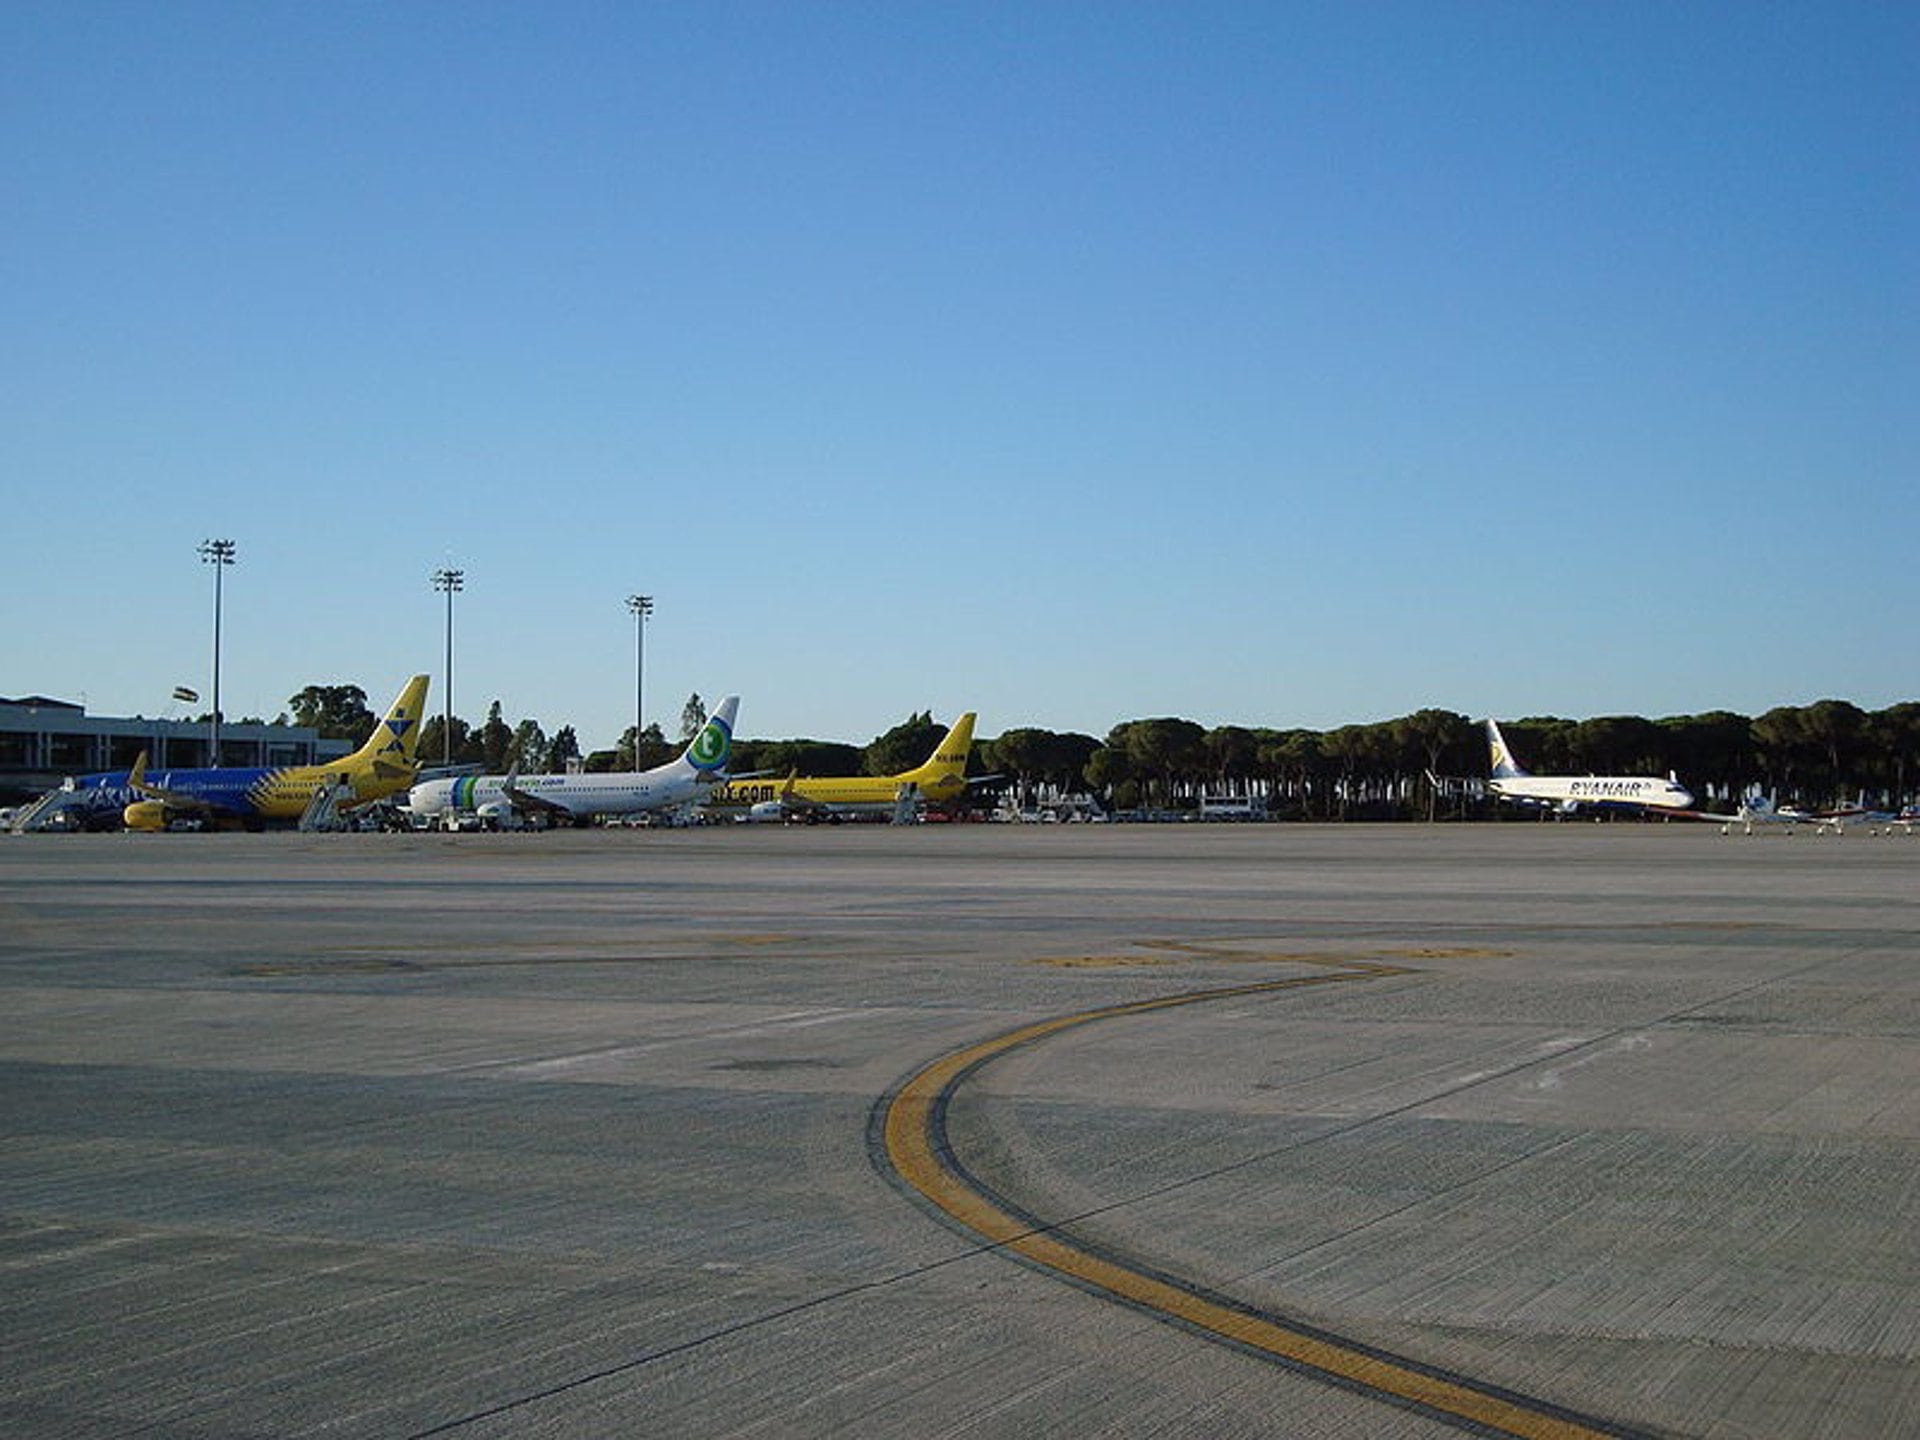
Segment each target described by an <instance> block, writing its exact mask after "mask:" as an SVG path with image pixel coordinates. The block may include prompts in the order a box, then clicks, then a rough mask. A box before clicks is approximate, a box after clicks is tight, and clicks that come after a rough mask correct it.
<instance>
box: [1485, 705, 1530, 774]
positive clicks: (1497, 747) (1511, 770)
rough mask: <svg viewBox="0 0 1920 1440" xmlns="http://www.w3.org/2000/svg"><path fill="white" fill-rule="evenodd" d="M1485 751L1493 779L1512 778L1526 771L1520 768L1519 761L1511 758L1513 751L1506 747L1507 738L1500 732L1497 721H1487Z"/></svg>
mask: <svg viewBox="0 0 1920 1440" xmlns="http://www.w3.org/2000/svg"><path fill="white" fill-rule="evenodd" d="M1487 751H1488V754H1489V756H1490V757H1491V761H1492V765H1493V778H1494V779H1496V780H1513V779H1517V778H1518V777H1520V776H1523V775H1525V774H1526V773H1527V772H1526V771H1525V770H1524V769H1522V768H1521V766H1520V762H1519V761H1517V760H1515V759H1514V758H1513V751H1511V750H1509V749H1508V748H1507V740H1506V737H1505V736H1504V735H1502V734H1501V733H1500V725H1499V722H1498V721H1494V720H1489V721H1487Z"/></svg>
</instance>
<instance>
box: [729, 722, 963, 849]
mask: <svg viewBox="0 0 1920 1440" xmlns="http://www.w3.org/2000/svg"><path fill="white" fill-rule="evenodd" d="M973 721H974V712H973V711H971V710H969V711H968V712H967V713H966V714H964V715H962V716H961V717H960V718H959V719H958V720H956V721H954V722H953V727H952V728H951V729H950V730H948V731H947V733H946V735H945V737H944V738H943V739H942V740H941V741H940V743H939V744H938V745H936V746H934V747H933V754H932V755H930V756H928V757H927V760H926V763H925V764H923V765H918V766H915V767H914V768H913V769H911V770H903V771H902V772H901V773H900V774H898V775H849V776H844V777H841V778H837V779H814V780H808V779H802V778H800V777H798V776H789V777H788V778H787V779H785V780H748V779H746V778H745V777H742V778H741V779H739V780H735V781H732V782H730V783H729V784H726V785H716V786H715V787H714V789H713V793H712V794H711V795H710V796H708V798H707V805H708V807H709V808H715V809H736V810H737V809H745V810H746V812H747V818H748V819H750V820H806V821H810V822H811V821H817V820H839V819H841V818H843V817H845V816H848V815H861V814H866V815H878V814H888V813H898V811H899V809H900V807H901V806H902V805H903V804H904V805H916V804H918V802H920V801H923V800H924V801H926V802H928V803H930V804H934V805H945V804H948V803H949V802H951V801H954V800H957V799H959V798H960V797H961V796H962V795H965V794H966V793H967V787H968V786H969V785H977V784H979V783H980V781H981V780H993V779H998V778H999V777H998V776H993V775H986V776H981V777H979V778H978V779H974V780H969V779H968V778H967V756H968V755H969V754H970V753H971V751H972V750H973Z"/></svg>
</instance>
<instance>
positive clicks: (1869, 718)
mask: <svg viewBox="0 0 1920 1440" xmlns="http://www.w3.org/2000/svg"><path fill="white" fill-rule="evenodd" d="M366 699H367V697H366V692H365V691H364V690H362V689H361V688H360V687H359V686H357V685H334V686H326V685H309V686H307V687H306V689H304V690H302V691H301V692H300V693H299V694H298V695H295V696H293V697H292V698H291V699H290V700H289V701H288V707H289V715H288V716H286V717H283V718H290V719H291V722H292V723H293V724H296V725H308V726H311V727H313V728H314V729H315V730H316V731H318V732H319V733H320V734H321V735H322V736H325V737H328V738H335V739H341V740H347V741H350V742H352V743H353V744H355V745H358V744H359V743H361V742H362V741H364V740H365V738H366V737H367V736H368V735H369V734H371V733H372V731H373V727H374V725H375V723H376V722H377V721H378V718H379V717H378V716H376V715H375V714H374V713H373V712H372V711H371V710H369V709H368V708H367V703H366ZM706 715H707V710H706V706H705V704H704V702H703V701H702V700H701V698H700V696H699V695H697V694H696V695H692V696H689V697H688V699H687V703H686V705H685V706H684V707H683V709H682V711H681V716H680V733H679V734H678V735H677V736H675V737H674V738H672V739H669V738H668V737H667V736H665V735H664V734H663V733H662V732H661V729H660V727H659V726H658V725H657V724H655V725H649V726H647V727H646V728H645V729H644V730H642V731H640V732H638V733H637V734H636V733H635V730H634V727H632V726H629V727H628V728H627V729H626V731H625V732H624V733H623V734H622V735H621V737H620V739H619V740H618V741H617V742H616V743H615V744H614V745H613V746H612V747H611V748H609V749H603V750H594V751H589V752H584V753H583V752H582V750H581V747H580V742H579V739H578V736H577V735H576V733H575V731H574V728H573V727H572V726H571V725H562V726H561V727H560V728H559V729H558V730H556V731H553V732H552V733H549V732H548V731H547V730H546V729H545V728H543V727H542V725H541V724H540V722H539V721H537V720H533V719H523V720H519V721H516V722H513V723H509V722H508V721H507V720H506V718H505V717H504V716H503V715H502V714H501V707H500V702H499V701H497V700H496V701H495V702H493V704H492V705H491V706H490V707H489V708H488V711H487V718H486V719H485V720H484V721H483V722H482V723H481V724H479V725H478V726H473V725H469V724H468V723H467V722H466V721H464V720H462V719H461V718H460V717H458V716H455V717H453V721H452V725H451V728H450V731H449V727H448V726H447V725H446V722H445V721H444V720H443V718H442V717H441V716H439V715H435V716H432V717H430V718H429V719H428V720H427V721H426V723H425V725H424V726H423V728H422V731H421V737H420V747H419V754H420V757H421V761H422V763H423V764H428V765H436V764H440V763H442V760H443V757H450V758H451V762H452V763H453V764H456V765H479V766H482V767H483V768H484V769H485V770H486V771H488V772H489V773H500V772H504V771H505V770H507V769H509V768H510V767H512V766H514V765H518V766H519V767H520V769H521V770H522V771H524V772H526V773H529V774H532V773H542V772H551V771H560V770H565V769H567V768H568V766H569V765H570V764H573V763H578V764H579V766H580V767H581V768H583V769H585V770H589V771H596V770H629V769H647V768H649V767H651V766H654V765H660V764H664V763H665V762H666V761H668V760H669V759H671V758H672V757H673V756H674V755H676V754H678V753H679V751H680V749H681V747H682V746H683V745H684V744H685V742H686V740H687V739H688V738H689V737H691V736H692V735H693V734H694V733H696V732H697V731H698V730H699V728H700V726H701V725H702V724H704V723H705V721H706ZM945 730H946V727H945V726H944V725H943V724H941V723H939V722H937V721H935V720H934V718H933V715H932V713H931V712H930V711H920V712H918V713H915V714H911V715H909V716H908V717H907V718H906V719H905V720H904V721H902V722H901V723H900V724H898V725H895V726H894V727H892V728H891V729H889V730H887V731H884V732H883V733H881V734H880V735H877V736H875V737H874V738H873V739H872V740H871V741H869V742H868V743H867V744H865V745H852V744H845V743H842V742H838V741H829V740H748V739H741V738H739V737H736V738H735V741H734V760H733V768H734V769H735V770H741V771H746V770H756V771H770V772H773V773H775V774H786V773H789V772H797V773H799V774H802V775H891V774H895V773H897V772H899V771H901V770H906V769H910V768H911V767H913V766H915V765H918V764H919V763H920V762H921V761H923V760H925V759H926V758H927V756H928V755H929V754H931V753H932V751H933V747H934V745H935V744H936V743H938V741H939V739H940V737H941V736H942V735H943V734H944V733H945ZM1501 730H1502V731H1503V733H1504V734H1505V735H1506V738H1507V742H1508V744H1509V745H1510V746H1511V747H1512V749H1513V751H1514V753H1515V754H1516V755H1517V756H1518V757H1519V759H1520V761H1521V763H1523V764H1524V765H1526V766H1527V768H1528V769H1530V770H1533V771H1536V772H1538V773H1541V774H1576V775H1578V774H1611V775H1664V774H1667V773H1668V772H1672V773H1675V774H1677V775H1678V776H1679V777H1680V779H1681V781H1682V782H1683V783H1685V784H1686V785H1687V787H1688V788H1689V789H1691V790H1692V791H1693V792H1694V794H1695V795H1696V796H1698V797H1700V798H1701V799H1702V800H1720V801H1725V800H1730V799H1733V798H1737V797H1738V796H1740V795H1742V794H1744V793H1746V792H1747V791H1748V790H1749V789H1750V788H1753V787H1756V786H1757V787H1758V788H1759V789H1760V790H1762V791H1763V792H1765V793H1768V794H1771V795H1773V796H1774V798H1775V799H1776V800H1777V801H1778V802H1779V803H1781V804H1787V803H1790V802H1791V803H1796V804H1801V805H1812V806H1822V805H1828V804H1834V803H1840V802H1845V801H1850V800H1852V799H1854V798H1855V797H1856V796H1858V795H1860V794H1862V793H1864V794H1865V795H1866V796H1867V797H1868V799H1869V800H1870V801H1872V802H1873V803H1875V804H1879V805H1888V806H1897V805H1901V804H1907V803H1911V802H1912V800H1913V799H1914V790H1915V787H1916V785H1920V701H1902V702H1900V703H1898V704H1894V705H1889V706H1887V707H1886V708H1885V709H1883V710H1863V709H1861V708H1860V707H1859V706H1857V705H1854V704H1852V703H1851V702H1850V701H1846V700H1819V701H1815V702H1814V703H1812V704H1810V705H1782V706H1777V707H1775V708H1774V709H1771V710H1768V711H1767V712H1766V713H1764V714H1762V715H1757V716H1751V717H1749V716H1745V715H1738V714H1734V713H1733V712H1731V711H1725V710H1714V711H1708V712H1707V713H1705V714H1700V715H1675V716H1668V717H1665V718H1663V719H1658V720H1649V719H1645V718H1643V717H1640V716H1635V715H1608V716H1598V717H1594V718H1591V719H1585V720H1570V719H1563V718H1560V717H1556V716H1534V717H1529V718H1523V719H1517V720H1511V721H1509V720H1503V721H1501ZM1487 763H1488V761H1487V747H1486V741H1485V737H1484V734H1483V732H1482V729H1481V727H1480V726H1479V725H1478V724H1477V723H1476V722H1474V721H1473V720H1470V719H1469V718H1468V717H1466V716H1465V715H1461V714H1458V713H1456V712H1454V711H1451V710H1440V709H1425V710H1417V711H1415V712H1413V713H1412V714H1410V715H1403V716H1400V717H1398V718H1396V719H1392V720H1381V721H1375V722H1371V723H1367V724H1355V725H1342V726H1338V727H1336V728H1334V729H1331V730H1310V729H1272V728H1265V727H1258V726H1242V725H1219V726H1214V727H1212V728H1208V727H1206V726H1203V725H1200V724H1198V723H1197V722H1195V721H1192V720H1184V719H1180V718H1177V717H1161V718H1157V719H1143V720H1128V721H1123V722H1122V723H1120V724H1118V725H1115V726H1114V727H1113V728H1112V729H1111V730H1109V731H1108V732H1107V734H1106V737H1105V738H1104V739H1096V738H1095V737H1093V736H1090V735H1083V734H1079V733H1077V732H1057V731H1052V730H1047V729H1042V728H1038V727H1031V726H1023V727H1018V728H1015V729H1010V730H1006V731H1004V732H1002V733H1001V734H1000V735H999V736H997V737H994V738H992V739H976V740H975V742H974V750H973V759H972V764H971V766H970V769H971V770H972V772H973V773H975V774H996V775H1001V776H1003V777H1005V783H1006V785H1007V787H1008V788H1009V789H1010V790H1012V791H1013V792H1014V793H1015V795H1016V796H1017V797H1018V798H1019V799H1020V800H1021V801H1022V802H1023V803H1024V802H1027V801H1031V800H1033V799H1035V798H1038V797H1043V796H1049V795H1060V794H1069V793H1089V794H1093V795H1096V796H1098V797H1100V798H1101V799H1102V800H1103V801H1104V802H1105V803H1107V804H1109V805H1111V806H1115V807H1119V808H1122V809H1132V808H1139V807H1148V808H1156V809H1181V808H1190V807H1191V806H1193V805H1195V804H1197V803H1198V800H1199V797H1200V796H1202V795H1230V796H1245V797H1259V798H1261V799H1264V800H1265V801H1266V803H1267V807H1268V810H1269V813H1271V814H1274V815H1276V816H1279V817H1283V818H1288V817H1290V818H1298V819H1312V820H1339V819H1396V818H1400V819H1404V818H1416V817H1417V818H1430V817H1433V816H1436V815H1442V814H1447V813H1466V812H1467V811H1469V810H1471V808H1472V807H1473V806H1474V805H1475V804H1476V803H1477V802H1478V800H1479V796H1480V787H1479V782H1481V781H1484V779H1485V778H1486V774H1487Z"/></svg>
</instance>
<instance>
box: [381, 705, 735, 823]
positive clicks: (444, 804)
mask: <svg viewBox="0 0 1920 1440" xmlns="http://www.w3.org/2000/svg"><path fill="white" fill-rule="evenodd" d="M739 708H740V697H739V696H737V695H729V696H727V698H726V699H724V700H722V701H721V702H720V705H719V708H717V709H716V710H715V711H714V712H713V714H712V715H710V716H709V717H708V718H707V723H706V724H705V725H703V726H702V727H701V728H700V733H699V734H697V735H695V736H694V737H693V740H692V742H691V743H689V744H688V746H687V748H686V749H685V750H684V751H683V752H681V754H680V756H679V758H677V759H674V760H670V761H668V762H667V763H666V764H665V765H659V766H655V767H654V768H653V769H651V770H640V771H633V770H625V771H605V772H602V773H599V774H593V775H522V774H521V773H520V772H519V769H518V767H515V768H514V769H512V770H509V771H508V772H507V773H506V774H505V775H459V776H454V777H450V778H447V779H441V780H428V781H426V782H424V783H422V784H419V785H416V786H414V787H413V789H412V790H411V791H410V792H409V793H408V795H407V806H408V808H409V809H411V810H412V811H413V813H414V814H415V815H416V816H426V817H427V818H429V819H432V820H437V821H439V822H440V823H442V824H448V823H452V817H454V816H458V815H474V816H478V817H479V819H480V820H481V822H482V823H485V824H496V825H498V824H524V823H526V821H527V820H529V819H530V818H532V817H535V816H539V817H543V818H544V819H546V820H548V821H551V822H552V823H554V824H559V825H570V824H574V823H577V822H582V821H586V820H590V819H592V818H593V817H594V816H596V815H638V814H641V813H643V812H645V811H649V810H670V809H672V808H673V807H674V806H676V805H690V804H696V803H698V802H699V801H700V800H701V799H702V798H703V797H704V796H705V795H706V793H707V792H708V791H709V790H710V789H712V788H713V787H714V786H715V785H718V784H722V783H724V776H725V772H726V768H727V761H728V760H729V759H730V758H731V757H732V755H733V721H734V716H735V714H736V713H738V711H739Z"/></svg>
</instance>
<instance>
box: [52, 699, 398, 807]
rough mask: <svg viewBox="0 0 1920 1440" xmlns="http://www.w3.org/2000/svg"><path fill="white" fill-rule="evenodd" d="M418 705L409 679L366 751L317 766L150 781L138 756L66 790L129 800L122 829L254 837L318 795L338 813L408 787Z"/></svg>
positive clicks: (188, 773) (180, 773)
mask: <svg viewBox="0 0 1920 1440" xmlns="http://www.w3.org/2000/svg"><path fill="white" fill-rule="evenodd" d="M426 700H427V677H426V676H424V675H416V676H414V677H413V678H412V679H411V680H409V681H408V682H407V683H406V685H405V686H404V687H403V688H402V689H401V691H400V694H399V695H398V696H397V697H396V698H395V699H394V702H393V704H392V705H390V706H388V707H387V713H386V716H385V718H383V719H382V720H381V721H380V723H379V724H378V725H376V726H375V727H374V731H373V734H372V736H371V737H370V738H369V739H368V740H367V743H366V744H364V745H362V746H361V747H360V748H359V749H358V750H356V751H354V752H353V754H351V755H345V756H342V757H341V758H340V759H338V760H329V761H327V762H326V763H325V764H323V765H282V766H221V767H218V768H211V769H203V770H163V771H161V772H159V773H158V774H151V773H149V772H148V770H147V752H146V751H144V750H142V751H141V752H140V757H139V759H137V760H136V761H134V764H133V768H132V769H131V770H122V771H114V772H109V773H105V774H97V775H82V776H79V777H78V778H77V779H75V780H74V781H72V782H71V785H70V788H71V789H73V790H101V791H109V792H110V791H114V790H119V791H121V792H122V793H125V794H127V795H129V796H137V797H138V798H137V799H132V800H130V803H128V805H127V806H126V808H125V809H124V810H123V811H122V812H121V818H122V820H123V821H124V822H125V824H126V826H127V828H128V829H129V830H164V829H166V828H167V827H168V826H169V825H171V824H173V823H174V822H175V821H198V822H200V823H202V824H208V825H216V826H218V825H240V826H243V827H245V828H246V829H249V830H259V829H263V828H265V825H266V822H267V821H269V820H297V819H299V818H300V816H301V815H302V814H303V813H305V811H306V808H307V806H308V805H309V804H310V803H311V802H312V800H313V798H314V796H315V795H316V794H317V793H319V792H320V790H321V789H323V788H331V789H333V790H335V791H336V792H337V793H338V799H339V803H340V804H341V806H342V807H343V808H346V807H351V806H355V805H363V804H365V803H367V802H368V801H370V800H380V799H384V798H385V797H386V796H388V795H392V794H394V793H396V792H397V791H400V790H404V789H405V788H406V787H407V786H408V785H409V784H410V783H412V780H413V776H414V769H415V766H414V747H415V746H417V745H418V744H419V742H420V714H421V711H422V710H423V709H424V708H425V706H426Z"/></svg>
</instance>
